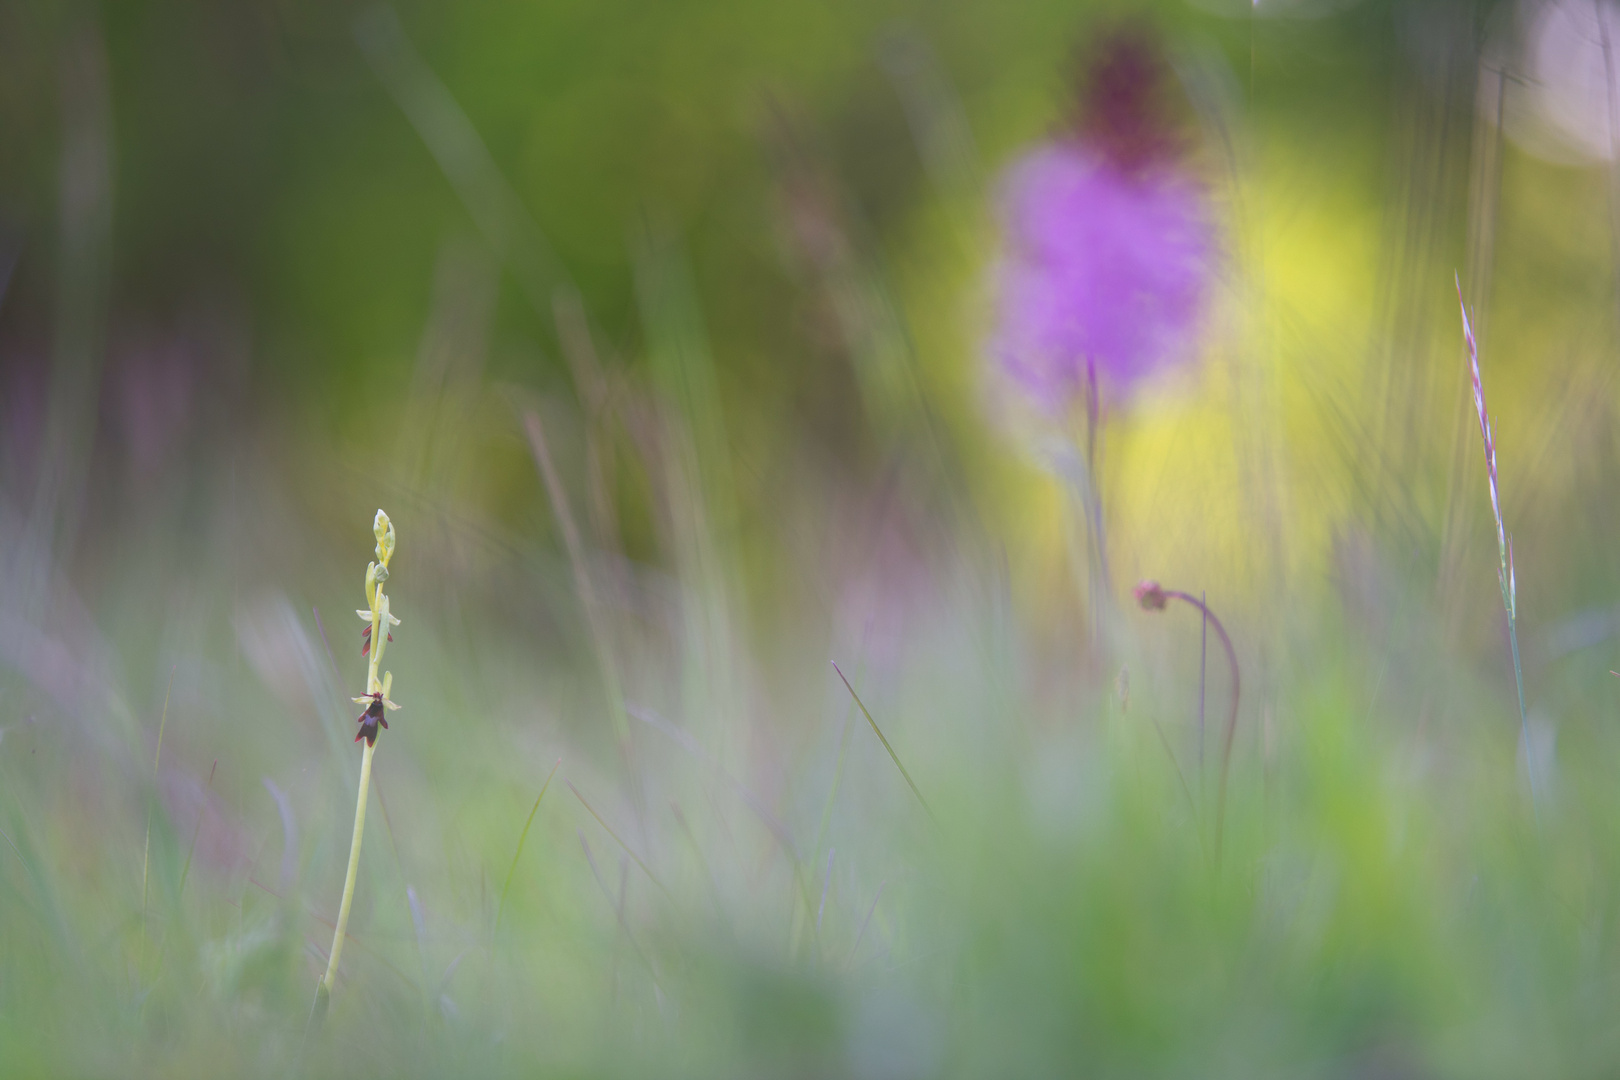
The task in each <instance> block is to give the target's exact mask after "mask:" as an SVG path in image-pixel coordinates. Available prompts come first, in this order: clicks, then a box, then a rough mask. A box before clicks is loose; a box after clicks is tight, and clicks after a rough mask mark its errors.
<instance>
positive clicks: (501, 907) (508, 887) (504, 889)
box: [489, 758, 583, 942]
mask: <svg viewBox="0 0 1620 1080" xmlns="http://www.w3.org/2000/svg"><path fill="white" fill-rule="evenodd" d="M561 767H562V758H558V759H557V763H556V764H555V765H553V766H552V767H551V771H550V772H549V773H547V774H546V782H545V783H544V784H541V785H540V794H539V795H536V796H535V798H534V806H533V807H531V808H530V810H529V820H528V821H525V822H524V823H523V832H522V833H520V834H519V835H518V842H517V850H516V851H514V852H513V853H512V865H511V866H510V867H509V868H508V869H507V871H506V884H504V885H502V886H501V899H500V901H499V902H498V903H497V904H496V905H495V927H494V929H492V930H491V931H490V932H489V938H490V941H491V942H493V941H494V940H495V934H496V933H497V932H498V931H499V930H500V928H501V913H502V912H503V911H505V910H506V894H507V893H509V892H511V891H512V876H513V875H514V874H516V873H517V865H518V860H519V859H521V858H522V857H523V845H524V843H525V842H527V841H528V839H529V826H531V825H533V824H534V815H535V814H537V813H539V812H540V800H541V799H543V798H545V797H546V791H547V790H548V789H549V788H550V787H551V778H552V777H553V776H556V775H557V770H558V769H560V768H561ZM575 794H576V795H577V794H578V792H575ZM582 801H583V800H582Z"/></svg>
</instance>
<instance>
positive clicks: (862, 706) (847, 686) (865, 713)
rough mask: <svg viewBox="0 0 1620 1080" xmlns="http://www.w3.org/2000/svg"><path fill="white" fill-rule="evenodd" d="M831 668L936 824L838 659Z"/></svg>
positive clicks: (934, 819) (930, 810)
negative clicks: (842, 681) (842, 682)
mask: <svg viewBox="0 0 1620 1080" xmlns="http://www.w3.org/2000/svg"><path fill="white" fill-rule="evenodd" d="M833 670H834V671H836V672H838V677H839V678H840V679H843V680H844V688H845V689H847V690H848V691H849V696H850V697H852V698H854V699H855V704H856V706H857V707H858V708H859V709H860V710H861V715H862V716H864V717H866V722H867V723H868V724H871V725H872V731H873V733H874V734H876V735H877V737H878V741H879V742H881V743H882V744H883V749H885V750H887V751H888V752H889V759H890V760H891V761H893V762H894V767H895V768H897V769H899V770H900V775H901V776H903V777H905V779H906V784H907V785H908V786H909V787H910V788H911V793H912V794H913V795H915V796H917V802H918V803H919V804H920V805H921V806H922V808H923V810H924V811H925V812H927V814H928V817H929V818H930V819H931V820H932V821H934V823H935V824H938V822H939V819H938V818H936V817H934V811H933V809H932V808H931V807H930V806H929V805H928V800H927V799H925V798H923V796H922V792H920V791H918V790H917V784H916V781H914V780H912V779H911V774H910V773H908V772H906V767H905V766H904V765H902V764H900V755H899V754H896V753H895V752H894V747H892V746H890V745H889V740H888V739H887V738H885V737H884V735H883V729H882V728H880V727H878V725H877V721H876V720H874V719H872V713H871V710H869V709H868V708H867V707H866V703H865V702H863V701H862V700H861V695H859V694H857V693H856V692H855V688H854V687H853V686H851V685H850V684H849V680H848V679H846V678H844V672H843V671H842V669H840V668H839V666H838V661H836V660H834V661H833Z"/></svg>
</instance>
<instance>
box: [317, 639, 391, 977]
mask: <svg viewBox="0 0 1620 1080" xmlns="http://www.w3.org/2000/svg"><path fill="white" fill-rule="evenodd" d="M372 633H373V634H375V633H376V631H375V630H373V631H372ZM373 640H375V638H373ZM372 651H373V652H375V651H376V650H375V649H373V650H372ZM372 681H373V682H375V681H376V663H375V662H373V664H372ZM376 749H377V746H376V744H375V743H371V742H367V743H366V746H365V749H364V751H362V752H361V757H360V798H359V800H358V801H357V802H356V803H355V806H354V839H353V840H352V841H350V843H349V872H348V874H347V875H346V876H345V877H344V879H343V902H342V903H341V904H339V905H338V917H337V930H336V931H335V932H334V933H333V935H332V955H331V959H329V960H328V961H327V962H326V974H325V975H324V976H322V977H321V989H323V990H325V991H326V992H327V993H328V994H330V993H331V992H332V984H333V983H334V982H336V981H337V969H338V958H339V957H340V956H341V955H342V954H343V935H344V931H345V930H347V929H348V926H349V905H350V903H352V902H353V900H354V878H355V875H356V874H357V873H359V871H360V838H361V836H362V835H363V834H364V833H365V831H366V791H367V789H368V788H370V787H371V755H372V754H373V753H375V752H376Z"/></svg>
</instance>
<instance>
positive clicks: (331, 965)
mask: <svg viewBox="0 0 1620 1080" xmlns="http://www.w3.org/2000/svg"><path fill="white" fill-rule="evenodd" d="M372 532H373V533H374V534H375V535H376V537H377V558H376V560H375V561H373V562H372V563H371V565H370V566H367V567H366V604H367V605H368V606H367V607H365V608H362V609H357V610H356V612H355V614H357V615H359V616H360V618H362V619H363V620H365V623H366V625H365V628H364V629H363V630H362V631H361V632H360V637H361V648H360V655H362V656H366V657H369V659H370V665H369V667H368V668H367V669H366V692H365V694H364V695H362V696H360V697H357V698H355V699H354V701H355V704H357V705H364V706H366V711H365V712H363V713H361V714H360V716H359V718H358V720H357V723H358V724H359V725H360V730H359V732H358V733H357V734H356V735H355V737H354V741H355V742H360V741H361V740H362V739H364V740H365V746H364V747H363V748H362V749H361V751H360V794H359V798H358V799H357V800H356V802H355V807H354V837H353V839H352V840H351V841H350V843H349V869H348V872H347V874H346V875H345V876H344V879H343V900H342V902H341V903H340V904H339V905H338V917H337V927H336V930H335V931H334V932H333V934H332V951H331V953H330V956H329V959H328V960H327V964H326V974H325V975H323V976H321V981H320V983H319V984H318V985H317V986H316V988H315V1005H314V1008H313V1010H312V1011H311V1013H310V1024H311V1027H312V1028H313V1027H318V1026H319V1025H320V1023H321V1021H322V1019H324V1018H325V1016H326V1008H327V1003H328V1001H329V1000H330V998H331V994H332V985H333V983H334V982H336V980H337V970H338V960H339V958H340V957H341V956H342V955H343V938H344V935H345V933H346V932H347V930H348V926H349V906H350V904H351V902H352V901H353V900H354V879H355V875H356V874H357V873H358V872H359V869H360V841H361V838H362V837H363V835H364V834H365V829H366V796H367V793H368V790H369V788H370V787H371V758H372V755H373V754H374V753H376V750H377V735H378V729H379V728H380V727H381V728H386V727H387V726H388V719H387V713H388V711H389V710H392V709H397V708H399V706H398V705H395V704H394V703H393V701H391V700H389V697H388V692H389V690H390V689H391V688H392V687H393V683H394V675H393V672H391V671H384V672H382V675H381V677H380V678H379V677H378V671H379V669H380V668H381V666H382V658H383V652H384V650H385V649H387V647H388V643H389V642H390V641H392V640H394V637H393V635H392V634H390V633H389V632H388V631H389V628H390V627H394V626H398V625H399V620H398V619H396V618H395V617H394V616H393V614H392V613H391V612H390V611H389V605H388V594H387V593H386V592H385V591H384V590H383V585H384V584H385V583H386V582H387V581H388V563H389V561H390V560H391V559H393V557H394V523H393V522H392V521H389V520H388V515H387V514H385V513H383V512H382V511H381V510H378V511H377V518H376V521H375V522H374V523H373V525H372Z"/></svg>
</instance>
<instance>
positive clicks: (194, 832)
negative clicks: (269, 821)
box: [174, 758, 219, 902]
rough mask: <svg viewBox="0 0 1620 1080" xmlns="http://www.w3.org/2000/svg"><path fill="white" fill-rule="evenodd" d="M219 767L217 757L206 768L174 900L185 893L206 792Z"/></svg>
mask: <svg viewBox="0 0 1620 1080" xmlns="http://www.w3.org/2000/svg"><path fill="white" fill-rule="evenodd" d="M218 769H219V759H218V758H215V759H214V764H213V765H212V766H211V767H210V768H209V770H208V783H207V784H206V785H204V786H203V804H202V808H201V809H199V810H198V811H197V824H196V827H195V828H193V829H192V830H191V847H190V848H188V849H187V850H186V865H185V866H184V867H183V868H182V869H181V871H180V888H178V889H176V890H175V893H174V896H175V900H176V902H178V901H179V899H180V897H182V896H184V895H185V893H186V878H187V877H188V876H189V875H190V874H191V857H192V856H193V855H195V854H196V853H197V837H198V836H200V835H202V823H203V815H204V814H206V813H208V793H209V792H210V791H212V790H213V789H214V773H215V771H216V770H218Z"/></svg>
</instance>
